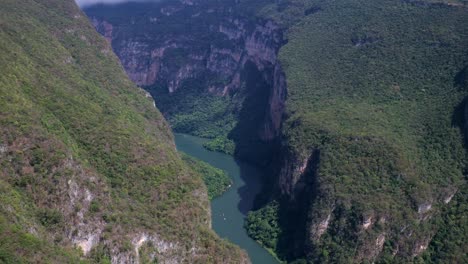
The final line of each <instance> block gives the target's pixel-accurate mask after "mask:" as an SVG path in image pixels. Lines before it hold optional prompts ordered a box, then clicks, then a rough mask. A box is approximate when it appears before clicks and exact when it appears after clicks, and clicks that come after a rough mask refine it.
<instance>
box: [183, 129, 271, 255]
mask: <svg viewBox="0 0 468 264" xmlns="http://www.w3.org/2000/svg"><path fill="white" fill-rule="evenodd" d="M175 141H176V145H177V149H178V150H179V151H182V152H185V153H187V154H189V155H191V156H193V157H195V158H198V159H200V160H203V161H205V162H207V163H209V164H210V165H212V166H213V167H216V168H219V169H222V170H224V171H226V172H227V173H228V174H229V176H230V177H231V178H232V181H233V184H232V186H231V188H229V189H228V190H227V191H226V192H225V193H224V194H223V195H222V196H220V197H218V198H215V199H214V200H213V201H212V202H211V214H212V222H213V229H214V230H215V232H216V233H217V234H218V235H219V236H220V237H222V238H226V239H228V240H229V241H231V242H232V243H234V244H237V245H239V247H241V248H242V249H244V250H245V251H247V253H248V254H249V257H250V259H251V261H252V263H253V264H274V263H279V262H278V261H277V260H276V259H275V258H274V257H273V256H272V255H271V254H270V253H269V252H268V251H266V250H265V249H264V248H262V247H261V246H260V245H259V244H258V243H256V242H255V241H254V240H252V239H251V238H250V237H249V236H248V235H247V232H246V231H245V229H244V227H243V225H244V219H245V217H246V215H247V212H248V211H249V210H251V209H252V205H253V200H254V198H255V195H257V193H258V192H259V191H260V189H261V182H260V178H261V175H262V171H261V170H259V169H258V168H256V167H254V166H252V165H249V164H246V163H244V162H241V161H236V160H235V159H234V158H233V157H232V156H229V155H225V154H222V153H218V152H212V151H208V150H206V149H205V148H203V143H204V142H206V140H205V139H202V138H199V137H194V136H189V135H185V134H175Z"/></svg>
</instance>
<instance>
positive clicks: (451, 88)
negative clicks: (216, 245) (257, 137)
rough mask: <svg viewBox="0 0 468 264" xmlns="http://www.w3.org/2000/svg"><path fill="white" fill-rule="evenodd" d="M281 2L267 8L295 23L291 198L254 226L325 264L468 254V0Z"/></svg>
mask: <svg viewBox="0 0 468 264" xmlns="http://www.w3.org/2000/svg"><path fill="white" fill-rule="evenodd" d="M283 3H284V6H283V7H282V8H281V7H280V6H281V4H280V5H270V6H266V7H264V8H263V9H261V10H260V11H259V12H260V14H262V15H264V16H267V17H271V18H272V19H274V20H275V21H277V22H278V23H279V24H281V25H283V26H285V27H287V28H288V32H287V36H288V43H287V44H286V45H285V46H284V47H283V48H282V49H281V50H280V55H279V58H280V61H281V63H282V65H283V68H284V70H285V73H286V77H287V84H288V99H287V101H286V113H285V120H284V123H283V129H282V134H283V136H282V158H281V165H280V166H279V168H278V169H280V170H281V172H280V174H279V175H278V180H277V182H278V189H279V191H280V193H281V194H282V195H283V198H279V200H281V202H282V205H280V206H279V207H278V206H277V205H276V204H275V203H273V204H271V205H269V206H267V207H266V208H264V209H262V210H260V211H258V212H256V213H254V214H252V215H251V216H250V217H249V219H250V221H249V223H248V224H247V226H248V229H249V232H250V233H252V234H253V235H254V236H256V237H257V238H258V239H259V240H260V241H262V243H263V244H265V245H267V246H269V247H272V248H273V249H276V251H277V253H278V254H280V256H283V257H285V258H289V259H295V258H304V259H307V260H308V261H310V262H317V263H323V262H330V263H348V262H365V261H370V262H372V261H377V262H382V263H389V262H392V263H393V262H412V261H414V262H425V263H431V262H434V263H464V262H467V259H466V256H467V255H466V253H467V247H466V241H467V237H466V228H467V222H466V217H467V212H466V198H465V197H466V193H465V191H464V190H465V189H466V176H465V175H464V174H465V169H466V153H465V149H464V140H463V137H464V135H463V132H464V131H463V127H464V124H463V122H464V120H466V114H465V110H464V108H465V102H464V99H465V97H466V96H467V94H468V91H467V88H468V87H467V86H466V82H465V81H466V65H467V64H468V27H467V26H466V25H468V8H467V6H466V1H390V0H376V1H360V0H351V1H340V0H338V1H294V0H291V1H283ZM464 115H465V116H464ZM271 208H273V209H274V208H279V209H278V213H276V214H274V213H271ZM278 222H279V224H280V226H282V229H278V228H276V225H278ZM265 223H268V224H265ZM278 230H279V231H278ZM272 232H273V234H272ZM275 232H276V233H275Z"/></svg>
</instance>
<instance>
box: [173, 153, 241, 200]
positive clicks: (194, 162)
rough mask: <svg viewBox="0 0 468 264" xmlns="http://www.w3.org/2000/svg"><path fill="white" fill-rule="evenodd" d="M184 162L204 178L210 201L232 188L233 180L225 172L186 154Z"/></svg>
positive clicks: (183, 158)
mask: <svg viewBox="0 0 468 264" xmlns="http://www.w3.org/2000/svg"><path fill="white" fill-rule="evenodd" d="M182 160H183V161H185V162H186V163H187V164H188V166H189V167H190V168H191V169H192V170H194V171H195V172H197V173H198V174H200V175H201V176H202V177H203V181H204V182H205V185H206V188H207V189H208V198H209V199H210V200H213V199H214V198H216V197H218V196H220V195H221V194H223V192H225V191H226V190H227V189H228V188H229V187H230V186H231V184H232V181H231V178H230V177H229V175H227V173H226V172H224V171H223V170H220V169H217V168H215V167H213V166H211V165H209V164H208V163H206V162H203V161H201V160H199V159H196V158H194V157H192V156H189V155H187V154H184V153H182Z"/></svg>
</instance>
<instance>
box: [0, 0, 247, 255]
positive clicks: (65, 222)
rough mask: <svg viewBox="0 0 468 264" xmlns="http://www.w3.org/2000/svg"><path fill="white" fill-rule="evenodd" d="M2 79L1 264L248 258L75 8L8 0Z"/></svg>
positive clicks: (2, 4)
mask: <svg viewBox="0 0 468 264" xmlns="http://www.w3.org/2000/svg"><path fill="white" fill-rule="evenodd" d="M0 72H1V74H0V164H1V166H0V168H1V169H0V190H1V191H0V262H2V263H3V262H5V263H78V262H85V263H86V262H93V263H94V262H97V263H110V261H112V263H130V262H131V263H138V262H141V263H149V262H163V263H185V262H190V263H240V262H248V259H247V257H246V255H245V253H243V252H242V251H241V250H240V249H238V248H237V247H234V246H233V245H231V244H229V243H227V242H226V241H223V240H221V239H219V238H218V237H217V236H216V235H214V233H213V232H212V231H211V230H210V228H209V223H210V213H209V203H208V198H207V194H206V187H204V185H203V182H202V179H201V176H200V175H199V174H197V173H195V172H193V171H192V170H190V169H189V168H188V167H187V165H186V163H184V162H183V161H182V160H181V158H180V157H179V155H178V154H177V152H176V150H175V145H174V143H173V137H172V134H171V132H170V129H169V128H168V126H167V124H166V122H165V120H164V118H163V117H162V115H161V114H160V113H159V112H158V110H157V109H155V108H154V106H153V102H152V100H150V99H148V98H147V97H146V94H145V92H144V91H142V90H140V89H139V88H137V87H136V86H135V85H133V84H132V82H131V81H130V80H129V79H127V77H126V76H125V73H124V71H123V69H122V68H121V67H120V66H119V62H118V60H117V58H116V57H115V55H114V54H113V53H112V51H111V49H110V46H109V45H108V44H107V42H106V41H105V40H104V39H103V38H102V37H100V36H99V35H98V34H97V33H96V32H95V30H94V28H93V27H92V26H91V25H90V24H89V22H88V20H87V18H86V17H85V16H84V14H83V13H82V12H81V11H80V10H79V8H78V7H77V6H76V4H75V3H74V1H72V0H65V1H63V0H60V1H59V0H43V1H34V0H24V1H13V0H1V1H0ZM83 254H84V255H85V256H83Z"/></svg>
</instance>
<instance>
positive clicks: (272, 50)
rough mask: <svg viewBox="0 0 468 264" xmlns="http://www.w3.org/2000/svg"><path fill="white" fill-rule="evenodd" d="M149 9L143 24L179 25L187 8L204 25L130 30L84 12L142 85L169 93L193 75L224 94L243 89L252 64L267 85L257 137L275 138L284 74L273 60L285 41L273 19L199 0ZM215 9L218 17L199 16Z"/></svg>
mask: <svg viewBox="0 0 468 264" xmlns="http://www.w3.org/2000/svg"><path fill="white" fill-rule="evenodd" d="M151 8H152V9H151V10H150V11H149V15H148V16H147V17H143V18H140V20H145V21H144V22H140V23H142V25H146V26H148V25H149V26H152V27H164V26H163V25H165V24H166V21H175V22H173V23H184V22H180V20H181V19H183V16H188V15H187V12H190V13H189V14H190V16H191V19H192V20H193V22H192V23H193V24H196V23H200V24H203V26H202V28H198V27H196V28H195V29H192V30H182V31H180V32H179V31H176V33H174V31H170V32H169V31H168V32H166V33H164V34H160V33H159V31H158V32H157V33H156V32H153V33H152V32H145V33H142V34H138V33H133V32H132V33H129V32H127V30H128V23H131V22H129V21H127V22H125V23H121V24H117V25H114V24H112V21H108V20H106V18H103V17H100V16H99V15H97V13H98V12H93V11H92V10H91V11H90V10H87V13H88V15H89V16H90V18H91V20H92V22H93V24H94V26H95V28H96V29H97V30H98V31H99V32H100V33H101V34H102V35H103V36H105V37H106V39H107V40H108V41H109V42H110V43H111V44H112V47H113V49H114V51H115V52H116V54H117V55H118V57H119V58H120V60H121V63H122V65H123V67H124V68H125V70H126V72H127V74H128V76H129V77H130V79H132V80H133V81H134V82H135V83H136V84H137V85H139V86H143V87H152V86H155V85H156V86H161V87H164V89H167V90H168V92H169V93H173V92H175V91H177V90H179V89H183V88H184V85H186V83H187V82H189V81H191V80H194V79H195V80H198V81H201V82H203V86H204V89H205V90H207V91H209V92H210V93H212V94H216V95H218V96H226V95H228V94H230V93H235V92H237V91H239V90H240V89H241V88H242V83H243V80H242V74H243V71H244V70H245V65H246V63H247V62H252V63H254V65H255V67H256V68H257V69H258V70H259V71H260V72H261V73H262V75H263V78H264V81H265V82H266V83H268V84H269V86H270V89H271V91H270V97H269V107H268V109H265V113H266V114H265V117H264V121H263V124H262V125H261V126H260V127H261V128H259V129H258V136H259V138H261V139H262V140H265V141H268V140H271V139H273V138H274V137H276V136H277V135H278V133H279V128H280V125H281V116H282V113H283V109H284V101H285V99H286V81H285V76H284V73H283V71H282V68H281V65H280V64H279V63H278V60H277V54H278V50H279V48H280V47H281V45H282V44H283V42H284V40H283V35H282V30H281V29H280V28H279V27H278V26H277V25H276V24H275V23H273V22H272V21H262V20H258V21H251V20H248V19H247V18H245V17H242V16H239V15H238V14H235V13H233V12H231V11H230V9H227V10H224V9H222V7H217V6H214V7H211V8H204V5H203V3H202V2H201V1H200V2H199V1H174V2H169V3H165V4H162V5H155V6H152V7H151ZM169 10H172V11H170V12H169ZM214 12H218V13H222V14H223V15H222V17H221V18H220V17H217V19H213V20H210V21H205V20H203V17H206V16H209V15H210V14H213V13H214ZM129 19H134V18H133V17H131V18H129ZM197 19H198V20H197ZM167 23H172V22H167ZM183 25H184V26H185V27H188V25H187V24H183Z"/></svg>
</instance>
